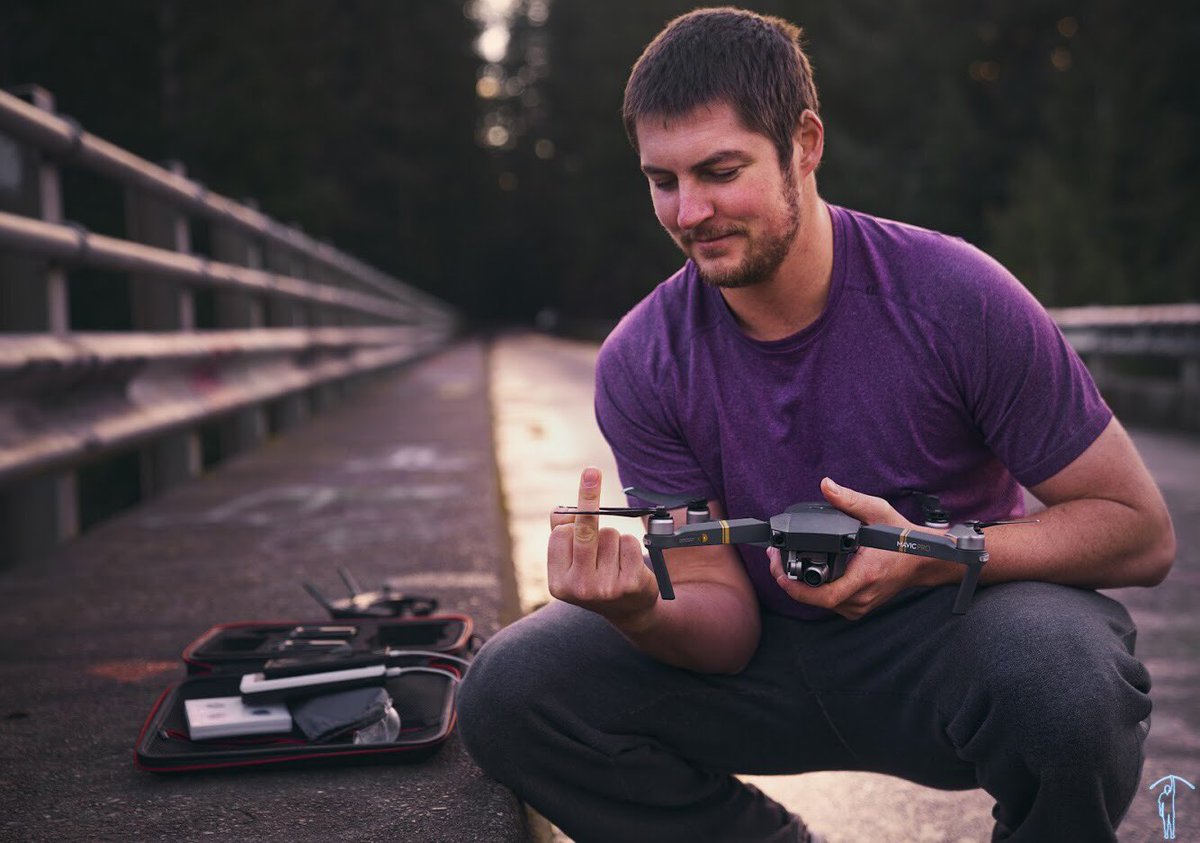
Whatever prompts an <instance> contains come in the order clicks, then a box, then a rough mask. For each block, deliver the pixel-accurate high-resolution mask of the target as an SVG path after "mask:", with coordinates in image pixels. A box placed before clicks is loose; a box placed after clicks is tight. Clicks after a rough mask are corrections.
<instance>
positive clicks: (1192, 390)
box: [1050, 303, 1200, 431]
mask: <svg viewBox="0 0 1200 843" xmlns="http://www.w3.org/2000/svg"><path fill="white" fill-rule="evenodd" d="M1050 315H1051V316H1052V317H1053V318H1054V320H1055V321H1056V322H1057V323H1058V326H1059V328H1060V329H1061V330H1062V332H1063V335H1064V336H1065V337H1066V338H1067V340H1068V341H1069V342H1070V343H1071V345H1072V346H1073V347H1074V348H1075V350H1076V351H1078V352H1079V354H1080V356H1081V357H1083V359H1084V361H1085V362H1086V363H1087V365H1088V369H1089V370H1090V371H1091V373H1092V376H1093V377H1094V378H1095V379H1096V383H1097V385H1098V386H1099V387H1100V390H1101V392H1103V393H1104V396H1105V398H1106V399H1107V400H1108V402H1109V403H1110V404H1111V405H1112V407H1113V409H1114V410H1115V411H1116V412H1117V414H1118V415H1119V416H1121V417H1122V418H1123V419H1125V420H1127V421H1132V422H1138V423H1143V424H1153V425H1159V426H1164V427H1172V428H1176V429H1180V430H1188V431H1200V304H1198V303H1184V304H1160V305H1140V306H1117V307H1101V306H1092V307H1071V308H1059V309H1052V310H1051V311H1050ZM1130 361H1136V362H1138V363H1141V364H1145V363H1147V362H1150V363H1153V362H1158V363H1160V364H1162V365H1161V366H1160V367H1159V368H1160V369H1161V370H1162V371H1159V372H1153V371H1142V372H1138V373H1136V374H1131V373H1130V372H1129V371H1128V368H1129V367H1128V364H1129V362H1130ZM1143 368H1146V367H1145V366H1144V365H1143Z"/></svg>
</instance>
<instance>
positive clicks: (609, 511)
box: [554, 506, 658, 516]
mask: <svg viewBox="0 0 1200 843" xmlns="http://www.w3.org/2000/svg"><path fill="white" fill-rule="evenodd" d="M657 511H658V510H657V509H653V508H650V507H644V506H602V507H600V508H599V509H580V508H579V507H577V506H556V507H555V508H554V512H555V513H556V514H558V515H623V516H639V515H653V514H654V513H655V512H657Z"/></svg>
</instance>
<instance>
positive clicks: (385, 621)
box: [134, 614, 475, 773]
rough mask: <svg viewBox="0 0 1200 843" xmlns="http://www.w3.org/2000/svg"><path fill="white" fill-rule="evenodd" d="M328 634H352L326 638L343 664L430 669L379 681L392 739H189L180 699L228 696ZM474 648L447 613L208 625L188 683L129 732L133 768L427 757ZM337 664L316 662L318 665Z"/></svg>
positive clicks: (441, 735) (464, 627)
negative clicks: (393, 716) (371, 661)
mask: <svg viewBox="0 0 1200 843" xmlns="http://www.w3.org/2000/svg"><path fill="white" fill-rule="evenodd" d="M334 627H339V628H350V627H353V629H354V631H353V633H348V632H347V629H339V630H338V637H337V638H336V639H333V640H337V641H340V642H343V643H344V644H347V645H348V647H338V648H337V650H338V653H339V654H341V655H344V656H345V658H347V659H348V660H356V659H357V660H361V659H363V658H364V657H368V656H370V655H371V654H375V655H377V656H378V658H379V660H380V661H383V662H384V663H386V664H388V665H396V666H410V667H411V666H425V667H429V668H433V670H429V671H424V670H416V671H411V672H404V673H401V674H400V675H398V676H389V677H386V678H382V679H380V684H381V685H382V686H383V687H384V688H386V690H387V691H388V694H389V695H390V696H391V697H392V705H393V707H394V708H395V709H396V712H397V713H398V714H399V716H400V734H399V735H398V736H397V738H396V739H395V740H394V741H391V742H388V743H375V744H354V743H352V742H351V740H350V739H349V738H348V737H347V738H345V739H342V740H334V741H331V742H327V743H312V742H310V741H308V740H306V739H305V737H304V735H303V734H302V733H301V732H300V731H299V730H297V729H296V728H293V729H292V731H291V733H288V734H280V735H260V736H249V735H248V736H242V737H228V738H210V739H206V740H191V739H190V738H189V736H188V726H187V718H186V715H185V713H184V703H185V701H186V700H189V699H203V698H207V697H231V696H238V695H239V686H240V683H241V679H242V676H243V675H244V674H247V673H254V672H256V671H260V670H262V669H263V666H264V665H265V664H266V663H267V662H268V661H270V660H272V659H278V658H304V657H306V656H312V657H315V656H316V655H317V653H316V652H314V651H312V650H308V651H301V652H297V651H296V650H295V649H293V648H292V647H289V645H288V642H296V641H300V642H301V646H306V645H305V644H304V642H307V641H310V640H326V639H320V638H317V639H313V638H312V636H313V635H319V634H320V632H319V628H334ZM297 630H303V632H297ZM297 636H298V637H297ZM474 642H475V637H474V630H473V624H472V622H471V619H470V618H469V617H467V616H466V615H456V614H445V615H431V616H425V617H417V618H411V617H409V618H355V619H348V620H336V621H329V620H318V621H268V622H261V621H254V622H242V623H230V624H220V625H218V626H214V627H212V628H211V629H209V630H208V631H207V632H205V633H204V634H203V635H201V636H200V637H199V638H197V639H196V640H195V641H193V642H192V643H191V644H189V645H188V646H187V648H186V649H185V650H184V652H183V660H184V663H185V664H186V665H187V672H188V678H186V679H184V680H182V681H181V682H178V683H175V684H173V685H171V686H170V687H168V688H167V689H166V690H165V691H164V692H163V694H162V696H160V697H159V699H158V702H156V703H155V705H154V708H153V709H152V710H151V712H150V715H149V717H147V718H146V722H145V724H144V725H143V726H142V729H141V732H140V733H139V734H138V738H137V743H136V745H135V749H134V762H135V764H136V766H137V767H138V768H139V769H142V770H147V771H150V772H155V773H175V772H189V771H196V770H216V769H227V768H228V769H235V768H261V767H263V766H271V767H278V766H294V765H307V764H313V763H319V764H338V763H344V764H361V763H396V762H410V761H419V760H421V759H423V758H427V757H429V756H430V755H432V754H433V753H435V752H437V751H438V749H440V748H441V745H442V744H443V743H444V742H445V740H446V739H447V738H448V737H449V736H450V734H451V732H452V731H453V729H454V722H455V704H454V703H455V691H456V688H457V681H456V677H458V676H460V675H461V674H462V672H463V660H464V659H469V658H470V655H471V652H472V647H473V645H474ZM339 657H340V656H339V655H337V654H335V655H327V654H321V655H320V658H321V659H322V660H323V661H326V662H327V661H328V660H329V659H334V660H336V659H337V658H339Z"/></svg>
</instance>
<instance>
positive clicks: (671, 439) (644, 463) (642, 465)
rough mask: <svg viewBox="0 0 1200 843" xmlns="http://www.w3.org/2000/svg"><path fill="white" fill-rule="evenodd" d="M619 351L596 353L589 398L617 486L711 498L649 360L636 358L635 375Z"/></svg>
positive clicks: (614, 348)
mask: <svg viewBox="0 0 1200 843" xmlns="http://www.w3.org/2000/svg"><path fill="white" fill-rule="evenodd" d="M623 351H624V350H623V349H621V348H620V347H619V346H616V345H615V344H612V343H610V344H606V345H605V346H604V348H602V349H601V352H600V356H599V358H598V359H597V361H596V398H595V410H596V422H597V424H598V425H599V427H600V432H601V433H602V434H603V435H604V438H605V440H607V442H608V446H609V447H610V448H611V449H612V452H613V457H614V459H615V460H616V463H617V470H618V472H619V473H620V476H621V485H622V487H624V488H627V487H629V486H635V487H637V488H639V489H643V490H646V491H651V492H659V493H662V494H685V493H686V494H693V493H694V494H697V495H700V494H703V495H704V496H705V497H706V498H708V499H712V498H714V497H715V494H714V489H713V484H712V482H711V481H710V480H709V478H707V477H706V476H705V474H704V471H703V469H702V468H701V466H700V464H699V462H698V461H697V459H696V456H695V454H694V453H693V451H692V449H691V448H690V447H689V446H688V445H687V443H686V442H685V440H684V437H683V435H682V433H681V431H680V430H679V425H678V423H677V422H676V420H675V419H674V417H673V414H672V413H671V411H670V410H669V408H668V406H667V403H666V397H667V395H666V392H665V389H666V387H665V385H664V384H662V383H660V382H658V381H657V380H656V379H655V378H654V366H653V364H652V361H651V360H650V359H649V357H648V356H645V357H644V359H639V360H638V363H637V364H636V371H635V370H634V369H635V367H634V366H631V365H630V364H629V363H628V362H627V361H626V359H625V358H624V354H623ZM635 357H638V358H643V355H640V354H635ZM631 500H632V501H636V502H637V503H645V501H642V500H641V499H639V498H631Z"/></svg>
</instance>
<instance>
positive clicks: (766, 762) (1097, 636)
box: [458, 583, 1150, 843]
mask: <svg viewBox="0 0 1200 843" xmlns="http://www.w3.org/2000/svg"><path fill="white" fill-rule="evenodd" d="M953 596H954V589H952V588H937V589H927V590H925V589H923V590H913V591H909V592H905V593H903V594H901V595H900V596H898V597H897V598H896V599H895V600H893V601H892V602H890V603H889V604H888V605H886V606H884V607H882V608H881V609H878V610H876V611H875V612H873V613H871V614H870V615H868V616H867V617H866V618H863V619H862V620H859V621H847V620H844V619H842V618H840V617H838V618H831V619H828V620H822V621H808V622H805V621H795V620H790V619H787V618H783V617H779V616H777V615H770V614H767V615H764V618H763V633H762V641H761V644H760V646H759V648H758V651H757V653H756V654H755V656H754V658H753V660H752V661H751V663H750V665H749V666H748V667H747V668H746V669H745V670H744V671H743V672H742V673H740V674H738V675H736V676H714V675H707V674H698V673H693V672H690V671H687V670H681V669H678V668H673V667H669V666H666V665H663V664H661V663H659V662H656V661H654V660H653V659H650V658H648V657H646V656H644V655H642V654H641V653H640V652H638V651H637V650H636V649H634V648H633V646H632V645H631V644H629V642H628V641H627V640H626V639H625V638H623V637H622V636H621V635H620V634H618V633H617V632H616V631H615V630H614V629H613V628H612V627H611V626H610V625H609V624H608V623H607V622H606V621H605V620H603V619H602V618H600V617H599V616H597V615H594V614H592V613H591V612H588V611H585V610H582V609H579V608H577V607H575V606H570V605H567V604H564V603H552V604H551V605H549V606H547V607H545V608H543V609H541V610H540V611H538V612H535V613H534V614H532V615H530V616H529V617H526V618H524V619H523V620H521V621H519V622H517V623H515V624H513V625H512V626H510V627H508V628H507V629H505V630H503V631H501V632H500V633H499V634H498V635H496V636H495V637H494V638H493V639H492V640H491V641H489V642H488V643H487V645H485V646H484V648H483V649H482V650H481V651H480V653H479V655H478V657H477V658H476V660H475V663H474V664H473V665H472V667H471V669H470V670H469V671H468V673H467V676H466V679H465V681H464V683H463V685H462V688H461V690H460V694H459V703H458V705H459V723H460V729H461V735H462V738H463V740H464V742H465V743H466V746H467V749H468V750H469V752H470V753H471V755H472V756H473V757H474V758H475V760H476V761H477V762H478V763H479V764H480V766H481V767H482V768H483V769H484V771H485V772H487V773H488V774H489V775H491V776H492V777H494V778H495V779H497V780H498V781H500V782H502V783H504V784H506V785H508V786H509V787H511V788H512V789H513V791H515V792H516V794H517V795H518V796H520V797H521V798H522V799H524V800H525V801H527V802H528V803H529V804H531V805H533V806H534V807H535V808H536V809H537V810H538V811H540V812H541V813H542V814H543V815H544V816H546V817H547V818H549V819H550V820H551V821H552V822H554V823H555V824H556V825H558V826H559V827H560V828H562V829H563V831H565V832H566V833H567V834H569V835H570V836H572V837H573V838H574V839H575V840H577V841H580V842H581V843H583V842H584V841H593V840H594V841H601V843H613V841H622V843H624V842H625V841H640V840H646V841H658V842H662V843H665V841H672V840H679V841H688V843H695V841H727V840H728V841H785V840H786V841H794V840H796V839H798V834H799V829H800V827H801V826H800V825H799V823H798V821H797V820H796V818H795V817H793V816H791V815H790V814H789V813H788V812H787V811H786V810H785V809H784V808H783V807H782V806H780V805H778V804H777V803H775V802H774V801H772V800H770V799H769V798H767V797H766V796H765V795H764V794H762V793H761V792H760V791H758V790H757V789H756V788H753V787H751V786H748V785H745V784H742V783H741V782H739V781H738V780H737V779H735V778H733V777H732V775H731V774H733V773H755V774H772V773H802V772H809V771H813V770H866V771H872V772H879V773H888V774H891V775H895V776H901V777H903V778H905V779H909V780H911V781H914V782H918V783H920V784H923V785H927V786H930V787H937V788H945V789H965V788H974V787H982V788H984V789H985V790H986V791H987V792H988V793H990V794H991V795H992V796H993V797H994V798H995V799H996V807H995V810H994V811H993V813H994V816H995V819H996V825H995V828H994V832H993V838H994V839H995V840H1010V841H1056V843H1061V841H1073V840H1079V841H1089V843H1092V841H1104V840H1115V839H1116V836H1115V834H1114V829H1115V827H1116V825H1117V823H1118V822H1119V821H1120V819H1121V817H1122V816H1123V815H1124V813H1125V810H1126V808H1127V807H1128V806H1129V803H1130V801H1131V800H1132V798H1133V795H1134V792H1135V790H1136V788H1137V785H1138V778H1139V776H1140V774H1141V767H1142V760H1143V756H1142V743H1143V741H1144V739H1145V736H1146V732H1147V731H1148V728H1149V716H1150V698H1149V696H1148V692H1149V688H1150V679H1149V676H1148V674H1147V672H1146V670H1145V668H1144V667H1143V666H1142V665H1141V663H1140V662H1138V661H1137V659H1135V658H1134V657H1133V655H1132V653H1133V645H1134V637H1135V634H1136V633H1135V630H1134V626H1133V622H1132V621H1131V620H1130V618H1129V615H1128V614H1127V613H1126V612H1125V610H1124V608H1123V607H1122V606H1121V605H1120V604H1118V603H1116V602H1114V601H1112V600H1110V599H1108V598H1107V597H1104V596H1102V595H1099V594H1097V593H1095V592H1093V591H1088V590H1083V589H1075V588H1067V587H1063V586H1053V585H1045V584H1039V583H1012V584H1006V585H998V586H992V587H990V588H985V589H982V590H980V592H979V593H978V594H977V595H976V597H975V601H974V605H973V606H972V607H971V610H970V611H969V612H968V613H967V614H966V615H963V616H958V615H953V614H951V612H950V604H951V602H952V600H953Z"/></svg>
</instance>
